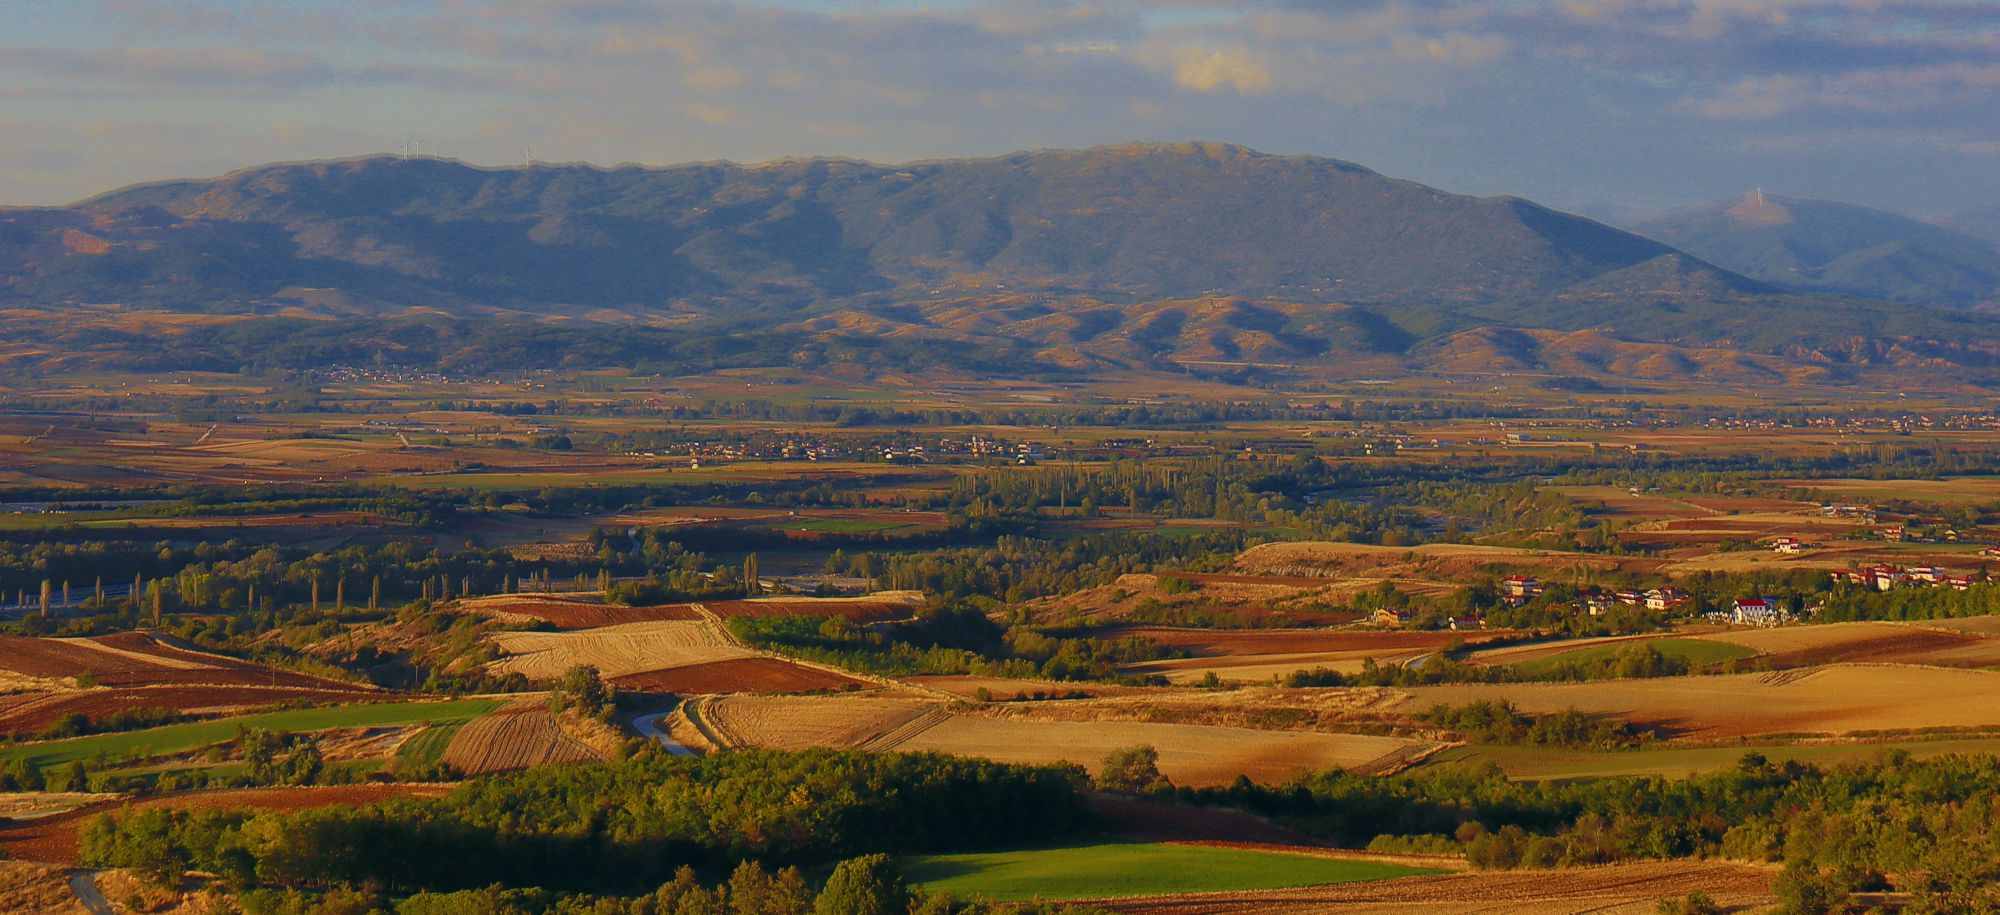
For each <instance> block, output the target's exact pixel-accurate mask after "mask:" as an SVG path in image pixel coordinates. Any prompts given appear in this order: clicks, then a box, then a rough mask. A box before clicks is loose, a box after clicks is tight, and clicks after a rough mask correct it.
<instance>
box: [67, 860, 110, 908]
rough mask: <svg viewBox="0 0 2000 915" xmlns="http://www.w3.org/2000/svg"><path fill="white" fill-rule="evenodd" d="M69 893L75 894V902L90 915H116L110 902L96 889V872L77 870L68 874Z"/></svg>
mask: <svg viewBox="0 0 2000 915" xmlns="http://www.w3.org/2000/svg"><path fill="white" fill-rule="evenodd" d="M69 891H70V892H72V893H75V894H76V901H78V902H81V903H83V907H84V908H86V909H89V910H90V915H118V910H117V909H114V908H112V907H111V902H110V901H109V900H107V899H105V898H104V894H103V893H101V892H98V889H97V871H94V870H84V869H82V868H78V869H76V870H73V871H70V872H69Z"/></svg>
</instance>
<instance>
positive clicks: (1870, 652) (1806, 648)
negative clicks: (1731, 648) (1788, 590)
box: [1704, 623, 2000, 668]
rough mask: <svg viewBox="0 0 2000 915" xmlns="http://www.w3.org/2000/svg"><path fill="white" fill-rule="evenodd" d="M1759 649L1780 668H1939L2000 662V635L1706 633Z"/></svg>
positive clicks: (1835, 630)
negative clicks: (1856, 664) (1855, 664)
mask: <svg viewBox="0 0 2000 915" xmlns="http://www.w3.org/2000/svg"><path fill="white" fill-rule="evenodd" d="M1704 638H1705V639H1707V640H1709V641H1715V642H1726V643H1728V644H1731V645H1741V646H1743V647H1745V648H1750V649H1753V650H1755V651H1756V652H1757V653H1758V654H1759V655H1761V656H1762V660H1763V661H1765V662H1767V663H1769V664H1770V665H1771V666H1772V667H1776V668H1792V667H1812V666H1817V665H1821V664H1833V663H1838V662H1846V661H1876V662H1889V663H1900V664H1928V665H1933V666H1937V667H1993V666H1996V665H2000V638H1992V637H1987V636H1981V635H1975V634H1970V633H1965V632H1954V631H1951V630H1948V629H1934V628H1929V627H1926V626H1915V625H1910V624H1907V623H1830V624H1827V625H1821V626H1786V627H1783V628H1779V629H1755V630H1745V631H1739V632H1724V633H1717V634H1714V635H1709V636H1704Z"/></svg>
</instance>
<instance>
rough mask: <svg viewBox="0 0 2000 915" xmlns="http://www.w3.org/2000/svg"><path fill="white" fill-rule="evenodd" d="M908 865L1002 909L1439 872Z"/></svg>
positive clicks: (1049, 860) (1237, 855)
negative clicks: (1050, 902)
mask: <svg viewBox="0 0 2000 915" xmlns="http://www.w3.org/2000/svg"><path fill="white" fill-rule="evenodd" d="M902 866H903V873H904V875H905V876H906V877H908V878H909V880H910V882H911V883H913V884H921V885H922V886H923V887H924V888H925V889H928V890H932V891H934V892H948V893H951V894H952V895H954V896H957V897H959V898H961V899H969V898H973V897H981V898H986V899H992V900H995V901H1000V902H1018V901H1022V900H1028V899H1037V898H1039V899H1048V900H1063V899H1093V898H1108V897H1114V896H1148V895H1157V894H1164V893H1214V892H1226V891H1230V890H1270V889H1280V888H1283V887H1289V886H1316V885H1320V884H1326V883H1354V882H1357V881H1361V880H1386V879H1390V878H1393V877H1412V876H1417V875H1420V874H1434V873H1440V871H1434V870H1425V869H1421V868H1414V867H1403V866H1400V865H1395V864H1383V863H1381V862H1377V861H1348V860H1340V859H1336V858H1322V857H1317V856H1311V855H1292V854H1284V853H1281V852H1261V851H1248V850H1244V849H1235V848H1207V847H1196V846H1188V845H1154V844H1144V843H1134V842H1105V843H1100V844H1092V845H1076V846H1067V847H1062V848H1040V849H1030V850H1024V851H1002V852H981V853H976V854H960V855H924V856H920V857H912V858H908V859H905V860H904V861H903V862H902Z"/></svg>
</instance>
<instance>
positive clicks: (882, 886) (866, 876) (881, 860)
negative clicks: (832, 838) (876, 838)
mask: <svg viewBox="0 0 2000 915" xmlns="http://www.w3.org/2000/svg"><path fill="white" fill-rule="evenodd" d="M909 910H910V891H909V889H908V888H907V887H906V886H905V885H904V883H903V875H901V874H899V873H897V872H896V869H895V866H894V865H892V864H890V863H889V856H888V855H882V854H875V855H863V856H862V857H859V858H849V859H847V860H845V861H842V862H840V863H839V864H837V865H834V868H833V874H832V876H829V877H827V878H826V887H825V888H824V889H821V890H820V893H819V898H818V899H816V900H813V915H904V913H906V912H908V911H909Z"/></svg>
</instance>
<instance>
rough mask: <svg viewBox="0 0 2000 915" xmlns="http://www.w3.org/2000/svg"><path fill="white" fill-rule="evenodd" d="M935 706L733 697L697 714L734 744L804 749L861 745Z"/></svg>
mask: <svg viewBox="0 0 2000 915" xmlns="http://www.w3.org/2000/svg"><path fill="white" fill-rule="evenodd" d="M934 710H935V706H933V705H931V704H928V703H925V702H923V701H920V700H915V699H882V698H872V697H867V698H846V697H842V698H831V697H820V696H799V697H792V698H779V697H759V696H731V697H728V698H726V699H718V700H712V701H704V702H703V703H702V704H701V705H700V707H699V710H698V712H697V714H698V715H699V717H700V719H701V721H702V722H703V723H704V724H705V725H706V726H707V727H708V728H709V729H710V730H711V731H713V732H714V734H715V736H716V737H718V738H721V740H722V742H723V743H725V744H727V745H729V746H743V747H748V746H757V747H772V748H776V749H780V750H803V749H809V748H817V747H833V748H851V747H859V746H862V745H864V744H867V743H869V742H871V741H874V740H876V739H877V738H880V737H882V736H884V735H886V734H888V733H889V732H891V731H894V730H896V729H897V728H898V727H900V726H902V725H904V724H908V723H910V722H912V721H914V720H916V719H918V718H920V717H922V716H923V715H924V714H925V713H926V712H930V711H934Z"/></svg>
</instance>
